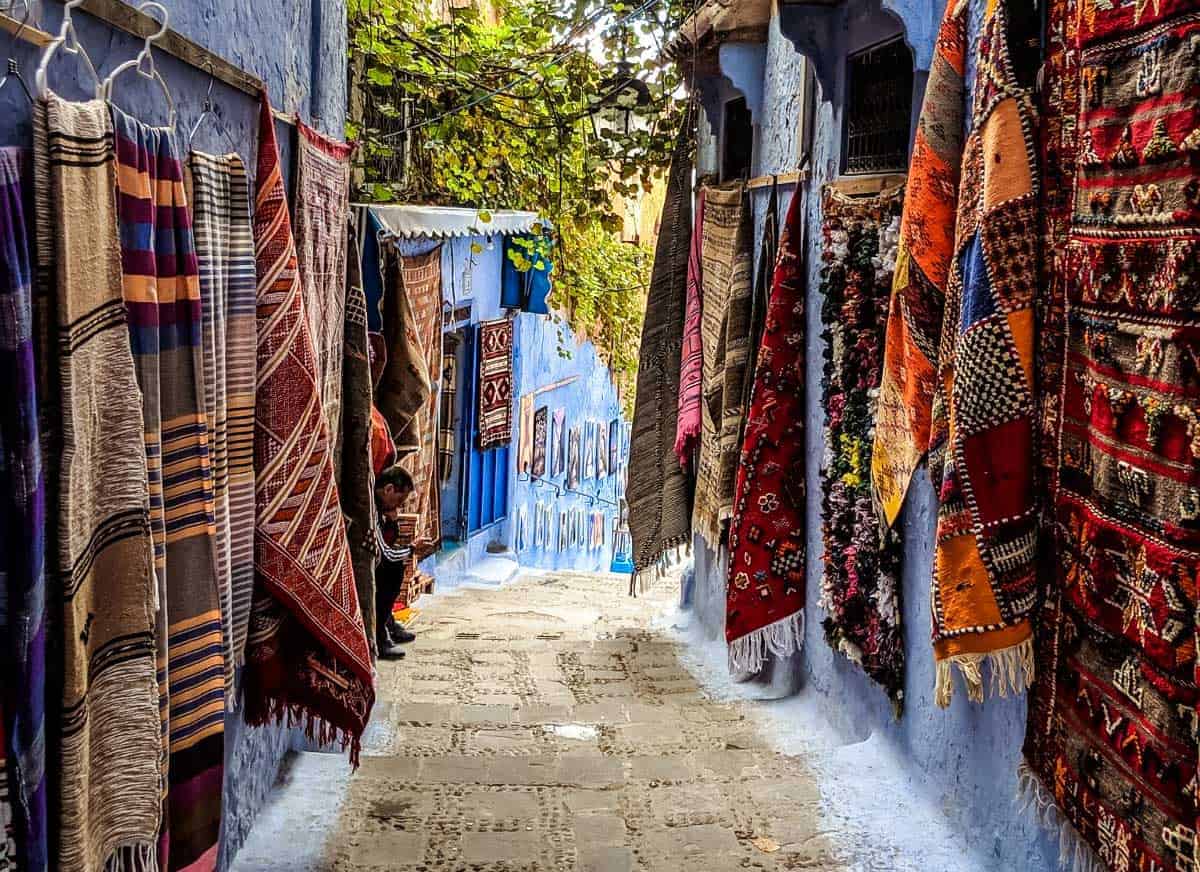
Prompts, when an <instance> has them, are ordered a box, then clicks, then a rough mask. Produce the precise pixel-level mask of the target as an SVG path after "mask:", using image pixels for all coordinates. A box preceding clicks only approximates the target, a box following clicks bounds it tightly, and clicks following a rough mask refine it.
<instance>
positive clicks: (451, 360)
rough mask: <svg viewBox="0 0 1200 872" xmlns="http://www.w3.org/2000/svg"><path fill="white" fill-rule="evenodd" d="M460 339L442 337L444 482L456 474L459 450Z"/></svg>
mask: <svg viewBox="0 0 1200 872" xmlns="http://www.w3.org/2000/svg"><path fill="white" fill-rule="evenodd" d="M457 397H458V339H457V338H456V337H454V336H451V335H445V336H443V337H442V395H441V400H440V402H441V412H440V413H439V418H438V420H439V421H440V422H441V427H440V430H439V435H438V477H439V478H440V479H441V481H442V484H446V483H447V482H449V481H450V478H451V476H452V475H453V474H454V455H455V454H456V453H457V451H458V408H457Z"/></svg>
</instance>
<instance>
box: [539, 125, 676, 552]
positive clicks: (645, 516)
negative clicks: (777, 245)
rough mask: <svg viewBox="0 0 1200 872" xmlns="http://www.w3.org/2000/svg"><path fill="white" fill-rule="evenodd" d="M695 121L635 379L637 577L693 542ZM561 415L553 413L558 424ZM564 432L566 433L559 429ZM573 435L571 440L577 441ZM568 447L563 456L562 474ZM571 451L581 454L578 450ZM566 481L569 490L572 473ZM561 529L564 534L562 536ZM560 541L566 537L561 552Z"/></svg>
mask: <svg viewBox="0 0 1200 872" xmlns="http://www.w3.org/2000/svg"><path fill="white" fill-rule="evenodd" d="M692 148H693V142H692V121H691V119H690V118H689V119H688V121H687V123H685V124H684V126H683V129H682V130H681V131H680V133H679V136H678V138H677V140H676V143H675V151H674V154H673V155H672V158H671V169H670V172H669V174H668V176H667V195H666V200H665V202H664V205H663V212H662V220H661V222H660V226H661V227H662V229H663V232H662V233H660V234H659V236H658V244H657V247H656V249H655V252H654V267H653V269H652V271H651V274H650V293H649V297H648V298H647V303H646V320H645V323H644V324H643V326H642V341H641V349H640V353H639V357H638V360H639V364H638V374H637V399H636V400H635V402H634V410H633V430H632V436H631V442H630V455H629V456H630V461H629V476H628V481H629V485H628V490H627V499H628V502H629V531H630V534H631V535H632V537H633V565H634V569H635V572H641V571H643V570H646V569H649V568H650V567H652V566H654V565H655V563H657V562H658V560H659V558H660V557H662V555H663V554H664V553H665V552H666V551H667V550H668V549H670V548H675V547H676V546H679V545H682V544H684V543H685V542H687V541H688V540H689V539H690V537H691V533H692V524H691V516H692V504H691V500H692V479H691V476H690V475H688V473H687V472H686V471H685V470H684V469H683V468H682V467H681V466H680V464H679V459H678V458H677V457H676V456H675V436H676V428H677V422H678V415H679V366H680V360H681V354H682V347H683V321H684V306H685V302H686V298H687V286H686V285H687V268H688V267H687V263H688V261H687V259H688V248H689V244H690V242H691V229H692V207H691V176H692ZM559 420H560V413H559V412H555V421H556V422H558V421H559ZM558 432H559V434H560V440H561V434H562V432H563V428H562V426H561V425H560V426H559V427H558ZM574 438H575V432H574V431H572V432H571V439H572V440H573V439H574ZM561 447H562V442H561V441H559V448H558V449H557V456H558V466H559V468H561V466H562V450H561ZM570 449H571V450H573V451H577V449H576V448H575V443H574V442H573V441H572V442H571V443H570ZM576 456H577V455H575V454H572V455H571V464H568V470H567V480H568V487H570V486H571V484H570V478H571V469H570V466H571V465H573V464H575V463H576V461H575V459H574V458H575V457H576ZM561 529H563V528H562V527H561V526H560V530H561ZM561 542H562V537H561V534H560V548H561Z"/></svg>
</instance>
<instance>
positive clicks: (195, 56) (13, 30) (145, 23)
mask: <svg viewBox="0 0 1200 872" xmlns="http://www.w3.org/2000/svg"><path fill="white" fill-rule="evenodd" d="M79 8H80V9H82V10H83V11H84V12H86V13H88V14H89V15H91V16H92V17H93V18H96V19H99V20H100V21H103V22H104V23H105V24H107V25H109V26H110V27H112V28H114V29H116V30H120V31H122V32H124V33H128V34H130V35H132V36H136V37H137V38H139V39H145V38H146V37H147V36H150V35H152V34H155V33H158V31H159V30H160V29H161V27H162V24H161V22H159V21H158V20H157V19H156V18H154V17H152V16H150V15H147V14H146V13H145V12H141V11H139V10H138V9H135V8H134V7H132V6H126V5H125V4H124V3H122V2H120V0H84V2H83V4H82V5H81V6H80V7H79ZM0 30H4V31H7V32H8V33H10V34H12V35H14V36H16V35H17V33H18V32H20V36H19V37H18V38H19V39H20V40H21V41H22V42H25V43H28V44H29V45H32V46H36V47H37V48H44V47H45V46H47V45H49V44H50V43H51V42H52V41H53V40H54V37H53V36H52V35H50V34H49V33H46V32H45V31H44V30H40V29H38V28H36V27H34V26H32V25H26V26H25V27H24V28H23V29H22V27H21V22H20V21H18V20H16V19H15V18H13V17H11V16H9V15H6V14H4V13H2V12H0ZM154 47H155V48H157V49H159V50H161V51H163V52H166V53H167V54H169V55H170V56H171V57H173V58H175V59H176V60H180V61H183V62H184V63H185V64H187V65H188V66H191V67H193V68H195V69H197V70H199V71H200V72H203V73H209V74H211V75H212V77H213V78H215V79H217V80H218V81H221V82H224V83H225V84H226V85H229V87H231V88H234V89H236V90H238V91H241V92H242V93H243V94H247V95H249V96H251V97H258V95H259V92H261V91H262V90H263V82H262V79H260V78H258V77H257V76H254V75H252V74H251V73H248V72H246V71H245V70H243V69H241V68H239V67H237V66H235V65H234V64H232V63H230V62H229V61H227V60H225V58H223V57H221V56H220V55H219V54H216V53H215V52H211V51H209V50H208V49H206V48H205V47H204V46H202V45H200V44H199V43H196V42H193V41H192V40H190V39H188V38H187V37H186V36H184V35H183V34H181V33H179V32H178V31H177V30H174V29H171V28H168V29H167V31H166V33H164V34H163V35H162V36H161V37H160V38H159V39H157V40H156V41H155V43H154ZM271 112H272V114H274V116H275V118H276V119H278V120H279V121H282V122H284V123H285V124H292V125H294V124H295V123H296V116H295V115H291V114H288V113H285V112H280V111H279V110H278V109H272V110H271Z"/></svg>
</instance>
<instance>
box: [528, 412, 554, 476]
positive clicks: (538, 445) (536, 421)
mask: <svg viewBox="0 0 1200 872" xmlns="http://www.w3.org/2000/svg"><path fill="white" fill-rule="evenodd" d="M549 415H550V409H549V408H548V407H547V406H542V407H541V408H540V409H538V410H537V411H536V412H534V413H533V465H532V466H531V467H530V469H529V472H530V474H531V475H533V476H535V477H537V478H544V477H545V475H546V438H547V433H546V430H547V429H548V428H547V423H548V418H549Z"/></svg>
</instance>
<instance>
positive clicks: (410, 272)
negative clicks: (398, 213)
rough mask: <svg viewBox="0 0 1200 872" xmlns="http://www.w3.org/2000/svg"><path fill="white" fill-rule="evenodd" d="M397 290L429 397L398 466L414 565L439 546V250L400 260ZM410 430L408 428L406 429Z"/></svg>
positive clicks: (418, 410) (440, 525) (440, 342)
mask: <svg viewBox="0 0 1200 872" xmlns="http://www.w3.org/2000/svg"><path fill="white" fill-rule="evenodd" d="M400 277H401V290H402V292H403V294H404V296H405V297H407V299H408V302H409V305H410V307H411V313H412V325H413V328H414V329H415V331H416V337H417V345H418V347H419V348H420V349H421V354H422V356H423V360H422V363H423V367H424V371H425V372H426V373H428V374H429V385H428V386H429V391H428V394H427V395H426V397H425V399H424V400H423V401H422V403H421V406H420V408H418V409H417V412H416V414H415V415H414V416H413V424H414V426H415V436H416V450H415V451H414V452H413V453H412V454H410V455H409V456H408V457H406V458H403V459H402V460H401V461H400V465H401V466H403V467H404V468H405V469H407V470H408V471H409V474H411V475H412V479H413V493H414V494H415V496H414V498H413V502H412V509H411V511H412V512H413V513H414V514H416V516H417V528H416V531H415V532H414V534H413V553H414V554H415V555H416V557H417V559H418V560H421V559H424V558H425V557H428V556H429V555H430V554H433V553H434V552H435V551H437V550H438V549H439V548H440V547H441V545H442V486H441V482H440V481H439V480H438V475H437V463H438V454H437V441H438V440H437V436H438V404H439V402H440V401H439V399H438V391H437V388H438V384H439V382H440V378H439V375H440V373H441V371H442V248H441V246H440V245H439V246H438V247H437V248H434V249H433V250H432V251H430V252H428V253H426V254H422V255H418V256H416V257H402V258H401V259H400ZM410 429H411V428H410Z"/></svg>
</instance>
